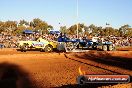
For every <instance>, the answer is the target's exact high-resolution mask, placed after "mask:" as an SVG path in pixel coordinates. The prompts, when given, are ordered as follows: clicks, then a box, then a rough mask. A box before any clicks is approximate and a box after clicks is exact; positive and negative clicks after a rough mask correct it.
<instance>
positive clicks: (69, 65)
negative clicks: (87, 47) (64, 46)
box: [0, 49, 132, 88]
mask: <svg viewBox="0 0 132 88" xmlns="http://www.w3.org/2000/svg"><path fill="white" fill-rule="evenodd" d="M131 62H132V51H111V52H104V51H89V52H86V53H55V52H54V53H45V52H39V51H28V52H26V53H25V52H20V51H16V49H2V50H0V80H1V81H0V86H1V85H2V86H4V87H5V88H8V87H7V85H6V84H7V83H9V84H10V82H13V83H14V84H13V86H15V85H17V86H22V85H24V86H23V88H29V86H30V88H33V87H35V88H44V87H61V88H64V87H67V88H69V87H71V88H72V87H78V86H77V85H76V84H77V83H76V78H77V77H78V76H79V72H78V68H79V67H80V66H81V67H83V70H85V71H86V73H87V74H129V75H131V76H132V63H131ZM3 74H4V75H5V76H4V77H3ZM9 74H10V75H9ZM14 79H15V80H14ZM3 80H4V81H3ZM10 80H14V81H10ZM4 83H6V84H4ZM109 85H110V84H109ZM131 85H132V83H129V84H127V85H124V84H122V85H116V86H115V88H119V86H122V88H124V86H126V88H131ZM8 86H9V85H8ZM92 86H93V85H92ZM92 86H91V87H92ZM100 86H106V85H94V87H100ZM94 87H93V88H94ZM9 88H10V87H9ZM13 88H17V87H13ZM20 88H21V87H20ZM107 88H109V87H107Z"/></svg>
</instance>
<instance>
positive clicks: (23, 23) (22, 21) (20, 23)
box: [19, 20, 29, 26]
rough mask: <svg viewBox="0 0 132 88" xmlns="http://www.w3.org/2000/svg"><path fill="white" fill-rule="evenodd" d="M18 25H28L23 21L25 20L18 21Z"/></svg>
mask: <svg viewBox="0 0 132 88" xmlns="http://www.w3.org/2000/svg"><path fill="white" fill-rule="evenodd" d="M19 25H27V26H28V25H29V22H27V21H25V20H20V22H19Z"/></svg>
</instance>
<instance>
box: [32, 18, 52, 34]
mask: <svg viewBox="0 0 132 88" xmlns="http://www.w3.org/2000/svg"><path fill="white" fill-rule="evenodd" d="M30 26H31V27H33V28H34V29H35V30H40V31H41V33H43V34H44V33H48V31H49V30H51V29H53V27H52V26H51V25H48V23H46V22H45V21H42V20H41V19H39V18H35V19H33V21H32V22H30Z"/></svg>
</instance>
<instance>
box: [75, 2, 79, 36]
mask: <svg viewBox="0 0 132 88" xmlns="http://www.w3.org/2000/svg"><path fill="white" fill-rule="evenodd" d="M78 3H79V2H78V0H77V13H76V14H77V18H76V19H77V38H79V33H78V32H79V31H78V30H79V26H78V14H79V13H78Z"/></svg>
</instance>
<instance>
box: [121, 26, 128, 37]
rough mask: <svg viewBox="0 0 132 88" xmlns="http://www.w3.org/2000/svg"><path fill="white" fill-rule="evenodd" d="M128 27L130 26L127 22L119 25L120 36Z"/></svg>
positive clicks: (124, 33) (123, 34)
mask: <svg viewBox="0 0 132 88" xmlns="http://www.w3.org/2000/svg"><path fill="white" fill-rule="evenodd" d="M129 27H130V26H129V25H128V24H126V25H123V26H121V27H120V28H119V32H120V36H122V37H123V36H125V35H126V33H127V31H128V28H129Z"/></svg>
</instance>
